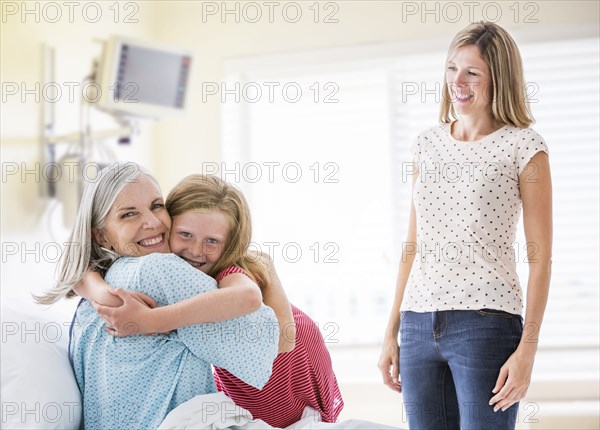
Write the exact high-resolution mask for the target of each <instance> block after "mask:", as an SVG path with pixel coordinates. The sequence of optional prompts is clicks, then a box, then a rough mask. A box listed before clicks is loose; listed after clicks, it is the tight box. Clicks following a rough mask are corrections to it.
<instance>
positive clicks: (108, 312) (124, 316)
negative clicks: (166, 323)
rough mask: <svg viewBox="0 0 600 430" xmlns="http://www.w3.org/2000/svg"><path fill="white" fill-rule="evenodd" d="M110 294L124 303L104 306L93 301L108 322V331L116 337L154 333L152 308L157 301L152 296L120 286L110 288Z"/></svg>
mask: <svg viewBox="0 0 600 430" xmlns="http://www.w3.org/2000/svg"><path fill="white" fill-rule="evenodd" d="M109 292H110V294H113V295H115V296H117V297H119V298H120V299H121V300H122V301H123V304H122V305H121V306H118V307H111V306H103V305H100V304H98V303H96V302H92V305H93V306H94V309H96V312H98V314H99V315H100V317H101V318H102V319H103V320H104V322H106V324H107V327H106V329H105V330H106V331H107V333H109V334H111V335H113V336H115V337H124V336H130V335H134V334H154V333H155V330H153V326H152V311H151V310H152V309H153V308H155V307H156V302H155V301H154V299H152V297H150V296H148V295H146V294H144V293H140V292H137V291H126V290H122V289H120V288H116V289H110V290H109Z"/></svg>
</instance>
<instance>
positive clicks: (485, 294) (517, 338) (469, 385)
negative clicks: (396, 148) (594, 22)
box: [379, 22, 552, 429]
mask: <svg viewBox="0 0 600 430" xmlns="http://www.w3.org/2000/svg"><path fill="white" fill-rule="evenodd" d="M445 67H446V73H445V82H444V84H445V85H444V86H443V92H444V97H443V101H442V106H441V111H440V122H441V124H440V125H438V126H436V127H432V128H430V129H429V130H426V131H424V132H423V133H421V134H420V135H419V137H418V139H417V142H416V143H415V145H413V147H412V148H411V149H412V153H413V159H414V162H415V164H416V165H417V169H416V170H415V173H414V175H413V204H412V206H411V215H410V221H409V228H408V237H407V244H411V246H410V249H415V246H414V245H416V249H418V252H417V254H416V255H417V256H418V257H417V258H416V259H415V253H408V251H407V250H408V249H409V247H406V248H405V250H404V251H403V255H402V260H401V263H400V269H399V273H398V280H397V286H396V296H395V300H394V305H393V308H392V312H391V315H390V319H389V322H388V327H387V330H386V333H385V339H384V345H383V350H382V353H381V358H380V361H379V368H380V371H381V374H382V376H383V380H384V383H385V384H386V385H388V386H389V387H390V388H392V389H394V390H396V391H400V390H402V392H403V400H404V403H405V406H406V408H407V411H409V410H410V413H409V414H407V415H408V417H409V426H410V427H411V428H413V427H414V428H419V429H438V428H462V429H482V428H495V429H512V428H514V427H515V421H516V417H517V409H518V402H519V400H521V399H522V398H523V397H524V396H525V393H526V392H527V388H528V386H529V381H530V379H531V372H532V368H533V362H534V358H535V353H536V350H537V339H538V335H539V330H540V325H541V323H542V318H543V315H544V310H545V307H546V302H547V298H548V288H549V284H550V267H551V255H552V186H551V179H550V168H549V161H548V154H547V152H548V148H547V145H546V143H545V142H544V140H543V138H542V137H541V136H540V135H539V134H538V133H536V132H535V131H534V130H532V129H531V128H529V126H530V125H531V124H532V122H533V120H532V118H531V115H530V113H529V111H528V107H527V104H526V94H525V80H524V77H523V69H522V66H521V57H520V54H519V50H518V48H517V46H516V44H515V42H514V41H513V39H512V38H511V37H510V35H509V34H508V33H507V32H506V31H505V30H504V29H502V28H501V27H499V26H498V25H496V24H493V23H487V22H481V23H476V24H471V25H470V26H468V27H467V28H465V29H464V30H462V31H461V32H459V33H458V34H457V35H456V37H455V38H454V40H453V41H452V43H451V45H450V49H449V51H448V57H447V60H446V65H445ZM446 164H447V165H448V166H446ZM457 166H462V167H464V168H463V169H462V172H461V171H460V170H458V174H454V173H453V174H452V175H450V176H452V178H451V179H450V178H449V176H448V175H444V174H440V172H444V171H445V167H452V169H451V171H452V172H455V173H456V172H457V169H456V167H457ZM459 169H460V168H459ZM521 205H522V207H523V223H524V227H525V235H526V239H527V245H528V246H527V251H528V255H527V261H528V262H529V268H530V273H529V279H528V285H527V308H526V312H525V326H526V327H527V335H526V336H522V333H523V321H522V318H521V312H522V308H523V299H522V292H521V287H520V283H519V279H518V276H517V272H516V263H515V258H514V249H513V248H512V247H513V245H514V241H515V231H516V228H517V222H518V220H519V216H520V211H521ZM444 250H449V251H450V252H448V253H446V252H444ZM413 262H414V263H415V264H414V266H413ZM399 329H400V334H401V336H400V338H401V339H400V348H398V339H397V337H398V330H399ZM398 371H400V375H401V382H400V381H399V380H398Z"/></svg>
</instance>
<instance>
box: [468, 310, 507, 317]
mask: <svg viewBox="0 0 600 430" xmlns="http://www.w3.org/2000/svg"><path fill="white" fill-rule="evenodd" d="M476 312H477V313H478V314H479V315H482V316H484V317H497V318H512V317H513V314H511V313H508V312H505V311H500V310H498V309H478V310H477V311H476Z"/></svg>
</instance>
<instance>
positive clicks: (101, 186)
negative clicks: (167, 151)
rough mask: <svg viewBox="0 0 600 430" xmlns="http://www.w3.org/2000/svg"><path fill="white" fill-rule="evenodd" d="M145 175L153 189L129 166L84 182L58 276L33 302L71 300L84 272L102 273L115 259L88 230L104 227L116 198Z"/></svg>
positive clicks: (139, 170) (118, 165)
mask: <svg viewBox="0 0 600 430" xmlns="http://www.w3.org/2000/svg"><path fill="white" fill-rule="evenodd" d="M142 174H143V175H145V176H147V177H148V178H149V179H151V180H152V181H153V182H154V183H155V184H156V185H157V186H158V183H157V182H156V180H155V179H154V177H153V176H152V175H151V174H150V173H149V172H148V171H147V170H146V169H144V168H143V167H141V166H139V165H137V164H135V163H131V162H115V163H113V164H111V165H110V166H107V167H105V168H104V169H102V170H100V172H99V173H98V176H96V178H94V179H91V180H88V181H87V182H86V184H85V188H84V190H83V196H82V198H81V203H80V204H79V209H78V211H77V217H76V218H75V225H74V226H73V229H72V230H71V234H70V235H69V239H68V241H67V243H66V244H65V249H64V250H63V253H62V256H61V259H60V261H59V263H58V270H57V272H58V276H57V280H56V282H55V284H54V286H53V287H52V288H51V289H50V290H49V291H47V292H46V293H45V294H43V295H41V296H35V295H34V299H35V300H36V301H37V302H38V303H41V304H47V305H49V304H51V303H54V302H56V301H58V300H59V299H61V298H63V297H73V296H74V295H75V292H74V291H73V287H74V286H75V285H76V284H77V283H78V282H79V281H81V279H82V278H83V275H84V274H85V272H86V270H88V269H91V270H93V271H96V272H100V273H102V274H103V275H104V273H105V272H106V271H107V270H108V269H109V267H110V266H111V265H112V263H113V262H114V261H115V260H116V259H117V258H119V255H118V254H117V253H115V252H114V251H112V250H110V249H106V248H103V247H101V246H100V245H99V244H98V243H97V242H96V241H95V240H94V239H93V237H92V229H93V228H97V229H100V228H102V227H103V226H104V221H105V220H106V216H107V215H108V212H109V211H110V209H111V207H112V206H113V204H114V202H115V200H116V199H117V196H118V195H119V193H120V192H121V191H123V189H124V188H125V187H126V186H127V185H128V184H129V183H132V182H135V181H137V179H138V177H139V176H140V175H142Z"/></svg>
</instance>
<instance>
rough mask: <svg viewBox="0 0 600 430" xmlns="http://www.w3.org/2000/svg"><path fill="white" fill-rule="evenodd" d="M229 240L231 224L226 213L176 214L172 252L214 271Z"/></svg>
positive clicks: (202, 268) (198, 267)
mask: <svg viewBox="0 0 600 430" xmlns="http://www.w3.org/2000/svg"><path fill="white" fill-rule="evenodd" d="M228 239H229V223H228V222H227V218H226V217H225V215H224V214H223V213H222V212H219V211H216V210H213V211H208V212H192V211H188V212H184V213H182V214H181V215H177V216H175V217H173V227H172V229H171V239H170V245H171V252H173V253H174V254H177V255H178V256H180V257H181V258H183V259H184V260H186V261H187V262H188V263H190V264H191V265H192V266H194V267H196V268H197V269H200V270H201V271H202V272H204V273H207V274H210V273H211V270H212V268H213V267H214V266H215V264H216V263H217V262H218V261H219V259H220V258H221V256H222V255H223V251H224V249H225V245H226V244H227V240H228Z"/></svg>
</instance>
